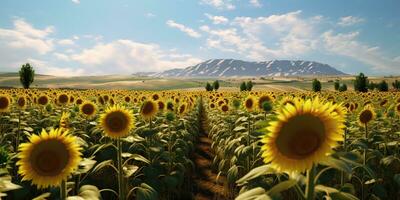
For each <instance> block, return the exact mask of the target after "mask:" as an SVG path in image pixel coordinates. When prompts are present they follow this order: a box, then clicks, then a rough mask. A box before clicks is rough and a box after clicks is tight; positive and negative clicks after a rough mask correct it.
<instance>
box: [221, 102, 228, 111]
mask: <svg viewBox="0 0 400 200" xmlns="http://www.w3.org/2000/svg"><path fill="white" fill-rule="evenodd" d="M220 109H221V111H222V112H224V113H227V112H229V106H228V105H227V104H223V105H222V106H221V107H220Z"/></svg>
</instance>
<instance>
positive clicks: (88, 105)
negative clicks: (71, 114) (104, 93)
mask: <svg viewBox="0 0 400 200" xmlns="http://www.w3.org/2000/svg"><path fill="white" fill-rule="evenodd" d="M79 110H80V111H81V113H82V114H84V115H85V116H86V117H88V118H91V117H93V116H94V115H95V114H96V110H97V109H96V105H94V103H92V102H90V101H85V102H83V103H82V104H81V106H80V107H79Z"/></svg>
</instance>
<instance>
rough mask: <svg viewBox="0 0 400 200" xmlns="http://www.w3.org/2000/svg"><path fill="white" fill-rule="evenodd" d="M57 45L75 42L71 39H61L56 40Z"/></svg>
mask: <svg viewBox="0 0 400 200" xmlns="http://www.w3.org/2000/svg"><path fill="white" fill-rule="evenodd" d="M57 43H58V44H59V45H74V44H75V42H74V41H73V40H71V39H62V40H58V42H57Z"/></svg>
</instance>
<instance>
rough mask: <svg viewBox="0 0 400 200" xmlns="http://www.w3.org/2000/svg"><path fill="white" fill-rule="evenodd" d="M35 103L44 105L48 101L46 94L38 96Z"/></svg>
mask: <svg viewBox="0 0 400 200" xmlns="http://www.w3.org/2000/svg"><path fill="white" fill-rule="evenodd" d="M37 103H38V104H39V105H42V106H45V105H47V104H48V103H49V97H47V96H46V95H43V96H40V97H39V98H38V99H37Z"/></svg>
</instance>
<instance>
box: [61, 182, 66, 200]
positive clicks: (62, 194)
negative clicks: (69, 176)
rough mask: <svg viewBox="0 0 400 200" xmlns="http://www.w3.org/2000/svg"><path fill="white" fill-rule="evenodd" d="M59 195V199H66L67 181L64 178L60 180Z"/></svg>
mask: <svg viewBox="0 0 400 200" xmlns="http://www.w3.org/2000/svg"><path fill="white" fill-rule="evenodd" d="M60 197H61V200H65V199H67V182H66V181H65V180H62V181H61V186H60Z"/></svg>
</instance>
